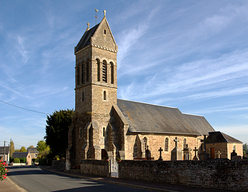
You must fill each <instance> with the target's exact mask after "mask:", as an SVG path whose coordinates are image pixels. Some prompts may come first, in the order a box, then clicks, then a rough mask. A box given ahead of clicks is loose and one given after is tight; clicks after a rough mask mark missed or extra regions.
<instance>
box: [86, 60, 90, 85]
mask: <svg viewBox="0 0 248 192" xmlns="http://www.w3.org/2000/svg"><path fill="white" fill-rule="evenodd" d="M89 80H90V63H89V60H87V62H86V82H89Z"/></svg>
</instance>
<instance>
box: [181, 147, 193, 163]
mask: <svg viewBox="0 0 248 192" xmlns="http://www.w3.org/2000/svg"><path fill="white" fill-rule="evenodd" d="M190 151H191V149H190V148H189V146H188V144H186V147H185V148H184V149H183V155H184V160H191V158H192V157H191V153H190Z"/></svg>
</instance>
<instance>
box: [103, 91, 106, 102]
mask: <svg viewBox="0 0 248 192" xmlns="http://www.w3.org/2000/svg"><path fill="white" fill-rule="evenodd" d="M103 100H107V95H106V91H103Z"/></svg>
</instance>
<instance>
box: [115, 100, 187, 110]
mask: <svg viewBox="0 0 248 192" xmlns="http://www.w3.org/2000/svg"><path fill="white" fill-rule="evenodd" d="M117 100H122V101H129V102H134V103H140V104H145V105H153V106H158V107H167V108H171V109H178V108H177V107H169V106H164V105H157V104H151V103H144V102H140V101H130V100H126V99H117ZM178 110H179V109H178ZM179 111H180V110H179ZM180 112H181V111H180ZM181 113H182V112H181Z"/></svg>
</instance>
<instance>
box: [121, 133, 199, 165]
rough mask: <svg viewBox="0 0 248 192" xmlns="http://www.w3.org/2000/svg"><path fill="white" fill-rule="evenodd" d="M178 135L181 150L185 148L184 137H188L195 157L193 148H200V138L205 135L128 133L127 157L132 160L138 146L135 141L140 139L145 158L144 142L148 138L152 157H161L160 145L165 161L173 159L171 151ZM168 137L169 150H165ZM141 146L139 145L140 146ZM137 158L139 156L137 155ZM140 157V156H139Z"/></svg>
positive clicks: (187, 140) (187, 141)
mask: <svg viewBox="0 0 248 192" xmlns="http://www.w3.org/2000/svg"><path fill="white" fill-rule="evenodd" d="M175 137H177V139H178V140H179V142H178V148H180V149H181V150H183V149H184V146H183V145H184V139H186V144H188V147H189V148H190V149H191V156H192V158H193V157H194V155H195V153H194V151H193V149H194V148H195V147H197V149H199V148H200V146H201V142H200V139H202V138H203V137H196V136H186V137H185V136H178V135H158V134H156V135H155V134H147V135H144V134H142V135H141V134H138V135H126V145H125V157H126V158H125V159H127V160H132V159H134V157H136V156H135V154H134V153H135V150H136V147H137V146H135V143H137V139H139V140H140V143H141V144H140V145H141V146H140V148H141V151H142V153H143V158H144V157H145V154H144V153H145V144H144V138H147V145H148V146H149V147H148V148H149V150H150V151H151V157H152V158H154V160H157V159H159V154H160V152H159V151H158V150H159V149H160V147H161V148H162V149H163V151H162V158H163V160H165V161H170V160H171V151H172V150H173V149H174V148H175V142H174V139H175ZM166 138H168V151H165V139H166ZM138 148H139V147H138ZM136 158H137V157H136ZM138 158H139V157H138Z"/></svg>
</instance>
